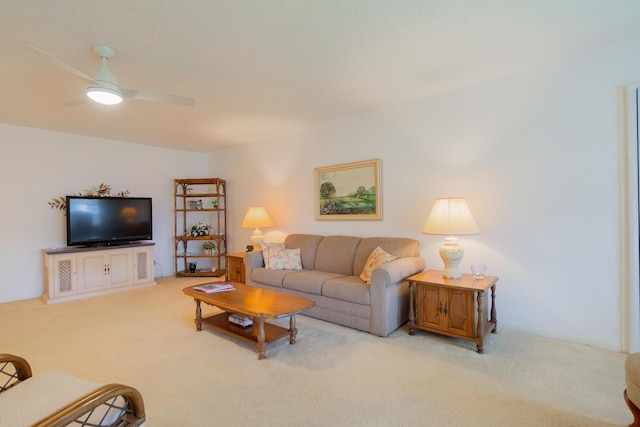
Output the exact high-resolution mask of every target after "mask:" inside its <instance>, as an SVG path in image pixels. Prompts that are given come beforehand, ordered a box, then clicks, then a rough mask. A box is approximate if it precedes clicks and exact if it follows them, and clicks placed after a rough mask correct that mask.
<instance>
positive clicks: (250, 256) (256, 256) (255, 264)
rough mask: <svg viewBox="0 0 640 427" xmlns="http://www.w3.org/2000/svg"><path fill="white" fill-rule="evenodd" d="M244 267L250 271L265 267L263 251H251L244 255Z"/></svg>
mask: <svg viewBox="0 0 640 427" xmlns="http://www.w3.org/2000/svg"><path fill="white" fill-rule="evenodd" d="M243 261H244V266H245V267H246V268H247V270H248V269H252V270H253V269H254V268H260V267H264V259H263V258H262V251H251V252H245V253H244V258H243Z"/></svg>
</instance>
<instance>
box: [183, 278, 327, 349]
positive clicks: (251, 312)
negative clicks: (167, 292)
mask: <svg viewBox="0 0 640 427" xmlns="http://www.w3.org/2000/svg"><path fill="white" fill-rule="evenodd" d="M233 285H234V286H235V288H236V289H235V290H234V291H229V292H215V293H211V294H207V293H205V292H202V291H199V290H197V289H194V287H195V286H189V287H187V288H184V289H183V290H182V292H184V294H185V295H187V296H190V297H193V299H194V300H195V302H196V318H195V323H196V330H197V331H201V330H202V325H203V324H206V325H207V326H209V327H211V328H213V329H215V330H217V331H220V332H222V333H225V334H227V335H231V336H234V337H236V338H239V339H241V340H244V341H248V342H253V343H255V344H256V348H257V349H258V359H259V360H260V359H264V358H265V352H266V350H267V344H269V343H270V342H273V341H275V340H277V339H280V338H283V337H285V336H289V344H295V343H296V335H297V334H298V329H297V328H296V314H299V313H302V312H303V311H305V310H308V309H310V308H311V307H313V306H314V305H315V302H313V301H311V300H310V299H307V298H304V297H300V296H297V295H290V294H286V293H284V292H278V291H272V290H269V289H262V288H257V287H255V286H249V285H245V284H242V283H233ZM201 303H205V304H208V305H211V306H216V307H218V308H219V309H221V310H224V312H223V313H220V314H216V315H213V316H209V317H206V318H202V307H201ZM229 313H237V314H240V315H242V316H248V317H251V318H253V325H252V326H248V327H246V328H244V327H242V326H240V325H236V324H234V323H231V322H229ZM283 317H289V329H286V328H283V327H280V326H278V325H273V324H271V323H267V322H266V321H265V320H266V319H280V318H283Z"/></svg>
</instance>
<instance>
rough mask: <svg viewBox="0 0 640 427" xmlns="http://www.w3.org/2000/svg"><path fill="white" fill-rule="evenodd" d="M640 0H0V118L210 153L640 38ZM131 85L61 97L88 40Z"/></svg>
mask: <svg viewBox="0 0 640 427" xmlns="http://www.w3.org/2000/svg"><path fill="white" fill-rule="evenodd" d="M639 23H640V1H638V0H535V1H534V0H482V1H480V0H225V1H222V0H155V1H131V0H109V1H105V0H83V1H78V0H56V1H50V0H0V122H2V123H8V124H15V125H20V126H28V127H35V128H42V129H51V130H56V131H62V132H68V133H74V134H80V135H90V136H95V137H100V138H108V139H113V140H121V141H128V142H135V143H139V144H145V145H153V146H158V147H167V148H177V149H182V150H190V151H197V152H211V151H216V150H220V149H224V148H227V147H232V146H234V145H237V144H241V143H246V142H254V141H261V140H266V139H269V138H272V137H275V136H277V135H281V134H286V133H290V132H293V131H296V130H299V129H303V128H305V127H310V126H314V125H318V124H320V123H323V122H326V121H330V120H336V119H338V118H340V117H344V116H349V115H353V114H357V113H359V112H362V111H366V110H371V109H375V108H378V107H381V106H384V105H389V104H394V103H400V102H403V101H407V100H410V99H414V98H419V97H422V96H425V95H428V94H431V93H435V92H440V91H444V90H448V89H451V88H455V87H459V86H462V85H466V84H470V83H474V82H478V81H482V80H486V79H489V78H492V77H495V76H498V75H501V74H506V73H510V72H513V71H516V70H519V69H522V68H525V67H530V66H533V65H536V64H540V63H543V62H546V61H549V60H552V59H554V58H557V57H559V56H563V55H568V54H573V53H578V52H580V51H581V50H584V49H590V48H593V47H597V46H599V45H605V44H609V43H613V42H616V41H621V40H626V39H629V38H631V37H639V36H640V24H639ZM95 44H104V45H107V46H110V47H112V48H113V49H114V50H115V51H116V55H115V57H114V58H113V59H112V60H111V61H110V62H109V66H110V69H111V71H112V72H113V74H114V75H115V76H116V77H117V78H118V79H119V81H120V84H121V85H122V86H123V87H128V88H137V89H143V90H152V91H160V92H165V93H170V94H175V95H181V96H185V97H191V98H195V99H196V105H195V107H184V106H176V105H171V104H160V103H152V102H147V101H141V100H132V99H126V98H125V101H124V102H123V103H122V104H120V105H117V106H111V107H107V106H102V105H98V104H94V103H92V102H90V101H86V102H84V103H83V104H81V105H79V106H75V107H70V106H64V105H63V104H64V103H65V102H67V101H69V100H71V99H74V98H76V97H77V96H79V95H81V94H82V93H83V92H84V89H85V88H86V86H87V83H86V82H84V81H83V80H81V79H79V78H77V77H74V76H73V75H71V74H69V73H67V72H65V71H63V70H62V69H61V68H60V67H56V66H55V65H54V64H53V63H52V62H50V61H47V60H46V58H45V57H44V56H42V55H39V54H37V53H35V52H34V51H33V50H31V49H28V48H26V47H25V45H34V46H37V47H38V48H40V49H42V50H44V51H46V52H48V53H49V54H51V55H53V56H55V57H57V58H59V59H61V60H63V61H65V62H67V63H68V64H71V65H72V66H74V67H76V68H78V69H80V70H81V71H83V72H84V73H86V74H88V75H92V74H93V73H94V72H95V71H96V70H97V68H98V64H99V60H98V58H97V57H96V56H94V54H93V52H92V50H91V46H93V45H95Z"/></svg>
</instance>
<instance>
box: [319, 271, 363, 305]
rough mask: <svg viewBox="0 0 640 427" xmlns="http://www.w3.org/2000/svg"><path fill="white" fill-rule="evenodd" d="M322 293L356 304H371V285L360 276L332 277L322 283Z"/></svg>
mask: <svg viewBox="0 0 640 427" xmlns="http://www.w3.org/2000/svg"><path fill="white" fill-rule="evenodd" d="M322 295H323V296H325V297H329V298H334V299H339V300H342V301H348V302H353V303H356V304H363V305H370V304H371V298H370V292H369V286H368V285H367V284H366V283H365V282H363V281H362V280H360V278H359V277H358V276H345V277H339V278H337V279H331V280H327V281H326V282H324V285H322Z"/></svg>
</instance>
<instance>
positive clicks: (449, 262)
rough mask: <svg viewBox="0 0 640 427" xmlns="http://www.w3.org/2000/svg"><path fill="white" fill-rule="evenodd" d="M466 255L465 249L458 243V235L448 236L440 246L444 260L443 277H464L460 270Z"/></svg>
mask: <svg viewBox="0 0 640 427" xmlns="http://www.w3.org/2000/svg"><path fill="white" fill-rule="evenodd" d="M462 257H464V249H462V246H460V245H458V238H457V237H453V236H450V237H447V238H446V239H444V244H443V245H442V246H440V258H442V261H443V262H444V271H443V272H442V277H444V278H445V279H459V278H461V277H462V273H461V272H460V268H459V266H460V261H461V260H462Z"/></svg>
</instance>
